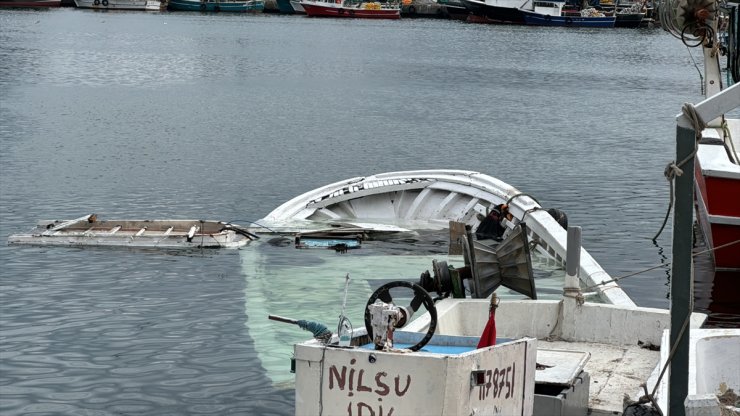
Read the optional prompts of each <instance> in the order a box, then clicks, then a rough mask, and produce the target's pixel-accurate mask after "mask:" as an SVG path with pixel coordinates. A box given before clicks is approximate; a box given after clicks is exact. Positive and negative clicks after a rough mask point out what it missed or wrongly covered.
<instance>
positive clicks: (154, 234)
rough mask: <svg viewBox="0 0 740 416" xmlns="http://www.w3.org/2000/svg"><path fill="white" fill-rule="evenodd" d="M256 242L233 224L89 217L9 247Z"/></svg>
mask: <svg viewBox="0 0 740 416" xmlns="http://www.w3.org/2000/svg"><path fill="white" fill-rule="evenodd" d="M256 238H258V237H257V236H256V235H255V234H253V233H251V232H249V231H247V230H246V229H245V228H243V227H240V226H238V225H235V224H230V223H227V222H221V221H204V220H99V219H98V217H97V215H95V214H90V215H85V216H83V217H80V218H76V219H72V220H64V221H62V220H47V221H40V222H39V223H38V224H37V225H36V227H35V228H34V229H32V230H31V231H30V232H28V233H23V234H13V235H11V236H10V237H8V243H9V244H31V245H42V246H119V247H154V248H237V247H242V246H244V245H246V244H247V243H249V242H250V241H252V240H254V239H256Z"/></svg>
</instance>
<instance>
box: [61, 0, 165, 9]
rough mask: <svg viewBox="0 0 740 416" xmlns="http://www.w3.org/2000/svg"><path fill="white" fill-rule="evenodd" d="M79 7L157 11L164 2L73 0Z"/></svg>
mask: <svg viewBox="0 0 740 416" xmlns="http://www.w3.org/2000/svg"><path fill="white" fill-rule="evenodd" d="M74 1H75V6H77V7H78V8H81V9H96V10H149V11H157V10H161V9H162V8H163V5H164V3H162V2H161V1H159V0H74Z"/></svg>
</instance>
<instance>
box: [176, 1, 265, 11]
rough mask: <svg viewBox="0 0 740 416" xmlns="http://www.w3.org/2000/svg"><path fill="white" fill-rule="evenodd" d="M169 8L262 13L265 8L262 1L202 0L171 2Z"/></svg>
mask: <svg viewBox="0 0 740 416" xmlns="http://www.w3.org/2000/svg"><path fill="white" fill-rule="evenodd" d="M167 8H169V9H170V10H183V11H191V12H236V13H245V12H261V11H263V10H264V8H265V3H264V2H262V1H229V2H226V1H222V2H213V1H209V2H201V1H200V0H169V2H168V4H167Z"/></svg>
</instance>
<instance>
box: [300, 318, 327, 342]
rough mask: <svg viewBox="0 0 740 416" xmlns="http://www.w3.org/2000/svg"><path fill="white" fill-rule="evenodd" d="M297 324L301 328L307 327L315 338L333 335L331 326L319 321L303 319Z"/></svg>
mask: <svg viewBox="0 0 740 416" xmlns="http://www.w3.org/2000/svg"><path fill="white" fill-rule="evenodd" d="M296 324H297V325H298V326H299V327H300V328H301V329H305V330H306V331H309V332H311V333H312V334H313V336H314V338H324V337H327V336H331V331H329V328H327V327H326V325H324V324H321V323H319V322H314V321H306V320H303V319H301V320H299V321H296Z"/></svg>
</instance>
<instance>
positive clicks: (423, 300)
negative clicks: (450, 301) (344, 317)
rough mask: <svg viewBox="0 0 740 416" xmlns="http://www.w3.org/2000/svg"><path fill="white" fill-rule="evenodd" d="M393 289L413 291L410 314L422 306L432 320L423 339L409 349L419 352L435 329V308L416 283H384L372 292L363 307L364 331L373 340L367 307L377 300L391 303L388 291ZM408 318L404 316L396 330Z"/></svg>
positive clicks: (391, 299) (426, 293) (401, 281)
mask: <svg viewBox="0 0 740 416" xmlns="http://www.w3.org/2000/svg"><path fill="white" fill-rule="evenodd" d="M395 287H406V288H409V289H411V290H413V291H414V298H413V299H411V303H410V304H409V306H408V308H407V309H410V310H411V314H414V313H415V312H416V311H417V310H418V309H419V306H421V305H424V307H425V308H426V310H427V312H429V315H430V316H431V318H432V319H431V322H429V329H427V332H426V334H425V336H424V338H422V339H421V341H419V342H417V343H416V344H414V345H412V346H411V347H409V349H410V350H411V351H419V350H420V349H421V348H422V347H424V346H425V345H427V343H428V342H429V340H430V339H432V336H433V335H434V331H435V330H436V329H437V308H436V307H435V306H434V300H432V297H431V296H429V293H428V292H427V291H426V290H424V288H422V287H421V286H419V285H417V284H416V283H411V282H407V281H403V280H397V281H394V282H390V283H386V284H384V285H383V286H381V287H379V288H378V290H376V291H375V292H373V294H372V295H371V296H370V299H368V300H367V305H365V329H366V330H367V335H368V336H370V339H373V327H372V325H371V323H370V321H371V317H370V310H369V309H368V307H369V306H370V305H372V304H373V303H375V301H376V300H378V299H380V300H381V301H383V302H385V303H393V298H392V297H391V293H390V290H391V289H393V288H395ZM409 318H410V316H404V317H403V320H402V321H401V322H400V325H398V328H401V327H403V326H404V325H406V324H407V323H408V320H409Z"/></svg>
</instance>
